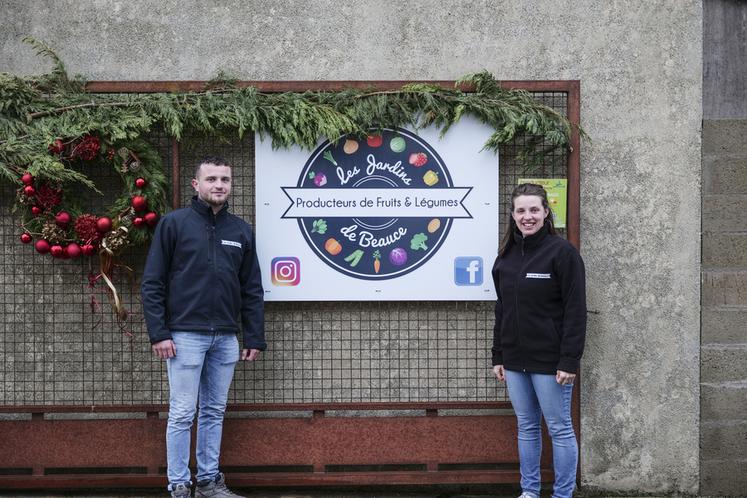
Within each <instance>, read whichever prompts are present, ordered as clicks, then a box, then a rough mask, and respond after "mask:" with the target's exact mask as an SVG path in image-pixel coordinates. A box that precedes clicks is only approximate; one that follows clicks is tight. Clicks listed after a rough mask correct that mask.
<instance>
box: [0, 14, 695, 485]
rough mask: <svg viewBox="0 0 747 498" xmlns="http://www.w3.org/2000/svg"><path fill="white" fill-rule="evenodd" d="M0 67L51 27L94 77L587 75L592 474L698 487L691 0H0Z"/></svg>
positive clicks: (587, 406)
mask: <svg viewBox="0 0 747 498" xmlns="http://www.w3.org/2000/svg"><path fill="white" fill-rule="evenodd" d="M0 12H3V14H4V29H3V31H2V33H0V43H1V46H2V58H1V59H0V71H10V72H16V73H24V74H30V73H34V72H40V71H43V70H45V69H46V68H47V67H46V66H45V65H44V63H43V62H41V61H40V60H39V59H37V58H36V57H35V56H34V55H33V52H32V51H31V50H30V49H29V48H28V47H26V46H25V45H23V44H22V43H21V42H20V38H21V37H22V36H24V35H33V36H35V37H37V38H39V39H42V40H45V41H47V42H48V43H49V44H51V45H52V46H53V47H54V48H55V49H56V50H57V51H58V53H59V54H60V56H61V57H62V58H63V59H64V61H65V62H66V63H67V66H68V69H69V71H70V72H71V73H81V74H84V75H85V76H86V77H87V78H89V79H98V80H159V79H197V80H200V79H209V78H210V77H212V76H214V75H215V74H216V72H217V71H218V70H219V69H225V70H228V71H230V72H231V73H232V74H234V75H236V76H238V77H239V78H242V79H266V80H286V79H320V80H327V79H329V80H338V79H339V80H345V79H372V80H373V79H454V78H457V77H459V76H461V75H463V74H465V73H468V72H472V71H477V70H481V69H483V68H485V69H488V70H489V71H491V72H493V73H494V74H495V75H496V76H497V77H498V78H499V79H539V80H541V79H579V80H581V89H582V112H581V117H582V124H583V126H584V127H585V129H586V130H587V132H588V133H589V134H590V135H591V137H592V138H593V143H592V144H584V145H583V147H582V151H581V152H582V162H581V181H582V185H581V195H582V220H581V227H582V254H583V256H584V258H585V260H586V263H587V269H588V290H589V308H590V310H593V311H594V314H592V315H590V320H589V338H588V343H587V344H588V345H587V352H586V356H585V360H584V365H583V374H584V377H583V382H582V389H581V396H582V406H581V412H582V419H581V430H582V434H581V440H582V453H581V458H582V463H581V472H582V474H581V475H582V482H583V484H584V485H587V486H591V487H599V488H603V489H608V490H633V489H635V490H642V491H683V492H696V491H697V489H698V481H699V475H698V441H699V417H698V414H699V412H698V399H699V392H698V389H699V387H698V382H699V378H698V370H697V369H696V368H693V365H697V364H698V363H699V322H700V316H699V299H700V271H699V261H700V243H699V237H698V236H697V234H698V231H699V228H700V202H699V193H700V192H699V187H700V140H701V139H700V123H701V104H700V102H701V73H702V63H701V61H702V54H701V41H702V37H701V36H702V31H701V26H702V11H701V2H699V1H695V0H665V1H658V2H649V1H643V0H640V1H638V0H636V1H631V2H598V1H596V0H575V1H561V2H558V1H555V0H537V1H517V2H498V1H490V0H482V1H476V0H475V1H455V2H449V3H444V2H441V1H437V0H421V1H410V2H407V1H395V0H382V1H379V2H366V1H362V0H352V1H349V2H332V1H310V2H301V1H286V2H277V1H260V0H254V1H238V0H235V1H227V0H223V1H216V2H198V1H194V0H192V1H181V2H177V1H174V0H167V1H162V2H148V1H144V0H130V1H128V2H119V1H106V0H102V1H97V2H77V1H73V0H67V1H58V2H54V3H52V2H46V1H42V0H2V1H0Z"/></svg>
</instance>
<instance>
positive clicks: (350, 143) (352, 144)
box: [342, 138, 358, 154]
mask: <svg viewBox="0 0 747 498" xmlns="http://www.w3.org/2000/svg"><path fill="white" fill-rule="evenodd" d="M342 150H343V151H344V152H345V154H355V151H357V150H358V142H356V141H355V140H353V139H351V138H348V139H347V140H345V145H343V146H342Z"/></svg>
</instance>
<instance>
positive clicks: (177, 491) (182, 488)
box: [171, 484, 192, 498]
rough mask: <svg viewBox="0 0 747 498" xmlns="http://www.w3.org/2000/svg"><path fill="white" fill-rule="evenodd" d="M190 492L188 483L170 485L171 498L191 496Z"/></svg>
mask: <svg viewBox="0 0 747 498" xmlns="http://www.w3.org/2000/svg"><path fill="white" fill-rule="evenodd" d="M191 496H192V492H191V490H190V489H189V485H188V484H177V485H175V486H171V498H191Z"/></svg>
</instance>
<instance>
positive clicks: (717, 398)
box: [700, 0, 747, 496]
mask: <svg viewBox="0 0 747 498" xmlns="http://www.w3.org/2000/svg"><path fill="white" fill-rule="evenodd" d="M703 17H704V22H703V118H704V121H703V268H702V275H703V297H702V306H703V309H702V330H701V347H702V349H701V386H700V392H701V405H700V409H701V426H700V430H701V441H700V448H701V453H700V458H701V461H700V469H701V474H700V482H701V487H700V491H701V493H702V494H708V495H732V496H743V495H744V493H745V490H747V415H746V414H747V325H745V324H747V228H746V227H745V226H744V220H743V214H744V213H745V210H747V141H745V138H744V137H745V136H747V22H746V21H747V4H745V3H744V2H737V1H733V0H718V1H709V2H707V3H706V4H705V6H704V11H703Z"/></svg>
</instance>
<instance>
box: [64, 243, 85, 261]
mask: <svg viewBox="0 0 747 498" xmlns="http://www.w3.org/2000/svg"><path fill="white" fill-rule="evenodd" d="M65 252H66V253H67V256H68V257H69V258H70V259H75V258H77V257H79V256H80V255H81V254H82V253H83V249H82V248H81V247H80V246H79V245H78V244H76V243H75V242H71V243H70V244H68V246H67V247H66V248H65Z"/></svg>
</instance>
